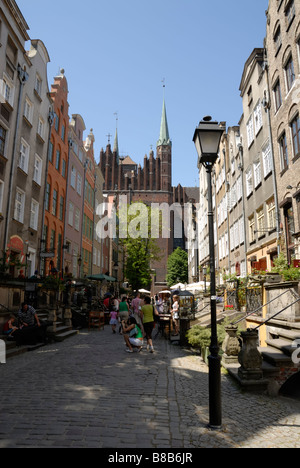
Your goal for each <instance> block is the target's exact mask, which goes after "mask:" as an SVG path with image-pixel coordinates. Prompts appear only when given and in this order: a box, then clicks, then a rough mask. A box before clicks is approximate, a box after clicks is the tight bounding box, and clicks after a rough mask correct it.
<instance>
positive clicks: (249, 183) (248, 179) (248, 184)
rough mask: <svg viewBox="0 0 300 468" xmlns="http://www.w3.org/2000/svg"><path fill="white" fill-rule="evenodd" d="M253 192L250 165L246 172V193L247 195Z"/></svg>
mask: <svg viewBox="0 0 300 468" xmlns="http://www.w3.org/2000/svg"><path fill="white" fill-rule="evenodd" d="M251 193H253V174H252V167H250V168H249V169H248V171H247V172H246V195H247V197H249V196H250V195H251Z"/></svg>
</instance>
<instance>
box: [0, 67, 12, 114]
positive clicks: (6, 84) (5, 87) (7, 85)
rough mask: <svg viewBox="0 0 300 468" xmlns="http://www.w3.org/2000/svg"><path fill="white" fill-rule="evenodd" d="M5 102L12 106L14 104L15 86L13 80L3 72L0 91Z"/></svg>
mask: <svg viewBox="0 0 300 468" xmlns="http://www.w3.org/2000/svg"><path fill="white" fill-rule="evenodd" d="M1 94H2V95H3V96H4V99H5V100H6V102H7V103H8V104H9V105H10V106H11V107H13V106H14V95H15V87H14V85H13V82H12V81H11V80H10V79H9V77H8V76H7V75H6V74H4V76H3V80H2V93H1Z"/></svg>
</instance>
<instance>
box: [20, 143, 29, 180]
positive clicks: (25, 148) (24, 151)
mask: <svg viewBox="0 0 300 468" xmlns="http://www.w3.org/2000/svg"><path fill="white" fill-rule="evenodd" d="M29 154H30V146H29V144H28V143H27V141H25V140H24V138H21V143H20V155H19V162H18V167H19V168H20V169H22V171H23V172H25V174H28V163H29Z"/></svg>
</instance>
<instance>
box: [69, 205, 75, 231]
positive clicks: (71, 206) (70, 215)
mask: <svg viewBox="0 0 300 468" xmlns="http://www.w3.org/2000/svg"><path fill="white" fill-rule="evenodd" d="M73 220H74V205H73V203H71V202H70V203H69V216H68V222H69V224H70V226H73Z"/></svg>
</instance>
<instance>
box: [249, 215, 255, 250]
mask: <svg viewBox="0 0 300 468" xmlns="http://www.w3.org/2000/svg"><path fill="white" fill-rule="evenodd" d="M248 223H249V242H250V244H251V243H252V242H254V241H255V233H254V231H255V219H254V215H252V216H250V218H249V219H248Z"/></svg>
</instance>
